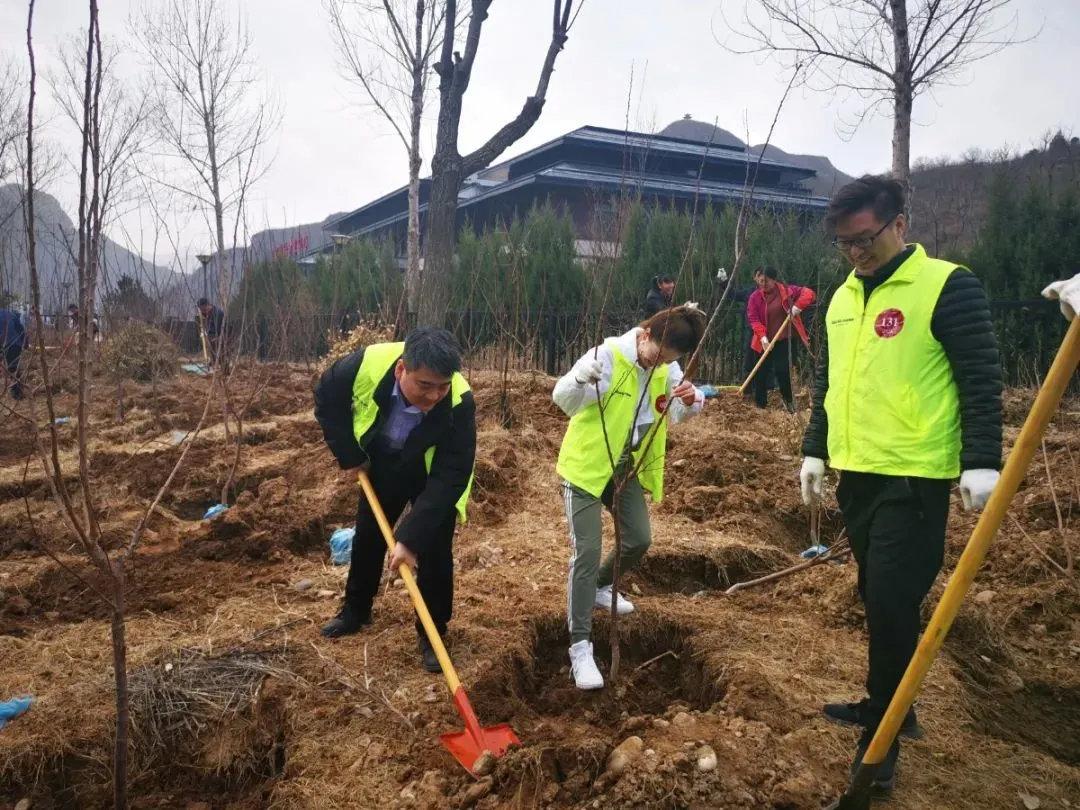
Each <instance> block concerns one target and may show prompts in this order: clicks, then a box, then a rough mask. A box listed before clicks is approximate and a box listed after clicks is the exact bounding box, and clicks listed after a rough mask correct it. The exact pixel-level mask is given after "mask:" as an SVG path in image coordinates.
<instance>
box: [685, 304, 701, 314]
mask: <svg viewBox="0 0 1080 810" xmlns="http://www.w3.org/2000/svg"><path fill="white" fill-rule="evenodd" d="M683 307H684V308H686V309H696V310H697V311H698V312H701V307H699V306H698V302H697V301H687V302H686V303H685V304H683Z"/></svg>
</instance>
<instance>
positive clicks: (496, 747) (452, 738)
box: [439, 723, 521, 776]
mask: <svg viewBox="0 0 1080 810" xmlns="http://www.w3.org/2000/svg"><path fill="white" fill-rule="evenodd" d="M479 736H480V739H477V738H476V736H475V735H473V734H470V733H469V732H468V731H467V730H466V731H454V732H451V733H449V734H440V735H439V739H440V740H442V744H443V746H444V747H445V748H446V750H447V751H449V752H450V753H451V754H453V756H454V759H456V760H457V761H458V762H460V763H461V765H462V767H463V768H465V770H467V771H468V772H469V773H471V774H473V775H474V776H476V775H477V774H476V772H475V771H474V770H473V765H474V764H475V763H476V760H478V759H479V758H480V755H481V754H482V753H484V751H490V752H491V753H492V755H493V756H496V757H501V756H502V755H503V754H505V753H506V749H507V748H509V747H510V746H511V745H521V740H519V739H518V736H517V734H515V733H514V730H513V729H512V728H510V726H508V725H507V724H506V723H500V724H499V725H497V726H488V727H487V728H481V729H480V734H479Z"/></svg>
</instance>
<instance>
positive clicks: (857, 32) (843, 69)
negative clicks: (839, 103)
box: [728, 0, 1018, 188]
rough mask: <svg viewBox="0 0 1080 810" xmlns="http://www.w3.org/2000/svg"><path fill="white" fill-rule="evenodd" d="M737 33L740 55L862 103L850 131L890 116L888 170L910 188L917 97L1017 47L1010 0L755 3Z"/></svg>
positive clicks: (769, 0) (768, 0) (781, 0)
mask: <svg viewBox="0 0 1080 810" xmlns="http://www.w3.org/2000/svg"><path fill="white" fill-rule="evenodd" d="M753 5H756V6H757V7H758V8H759V9H760V11H761V13H762V16H763V19H762V18H760V17H755V16H754V15H753V14H751V13H750V12H749V11H747V12H746V15H745V18H744V19H745V25H744V27H743V30H742V31H737V32H736V35H737V37H738V39H739V41H740V42H741V43H742V44H741V45H739V46H737V47H732V46H730V45H729V46H728V47H729V49H730V50H732V51H734V52H736V53H764V54H768V55H771V56H773V57H775V58H776V59H777V60H778V61H779V62H780V63H781V64H782V65H784V66H786V67H793V66H795V65H802V66H803V67H804V68H805V71H804V72H805V83H806V84H807V85H808V86H810V87H812V88H813V89H816V90H821V91H824V92H830V93H834V92H837V91H841V92H844V91H846V92H849V93H853V94H854V95H856V96H858V97H859V98H860V99H862V101H863V102H864V105H863V107H862V109H861V110H860V112H859V115H858V117H857V120H856V121H855V124H854V126H855V127H857V126H858V124H859V123H861V122H862V121H863V120H864V119H865V118H867V117H868V116H870V115H873V114H874V113H875V112H876V111H878V109H879V108H881V107H883V106H885V107H888V108H889V114H891V116H892V118H893V139H892V172H893V174H894V175H895V176H896V178H897V179H898V180H900V181H901V182H902V183H903V184H904V186H905V188H909V187H910V184H911V113H912V110H913V108H914V105H915V99H916V98H917V97H918V96H919V95H920V94H921V93H924V92H926V91H928V90H930V89H932V88H933V87H936V86H939V85H944V84H950V83H954V82H956V81H957V80H959V79H961V78H962V77H963V76H964V74H965V72H966V71H967V69H968V68H970V67H971V66H972V65H973V64H974V63H976V62H978V61H979V60H981V59H985V58H986V57H988V56H991V55H993V54H995V53H997V52H998V51H1000V50H1002V49H1003V48H1005V47H1007V46H1009V45H1011V44H1013V43H1015V42H1017V41H1018V39H1017V18H1016V15H1015V14H1013V15H1009V14H1008V12H1009V11H1010V7H1011V6H1012V5H1013V0H757V2H756V4H753Z"/></svg>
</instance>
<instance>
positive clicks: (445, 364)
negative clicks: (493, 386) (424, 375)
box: [401, 326, 461, 377]
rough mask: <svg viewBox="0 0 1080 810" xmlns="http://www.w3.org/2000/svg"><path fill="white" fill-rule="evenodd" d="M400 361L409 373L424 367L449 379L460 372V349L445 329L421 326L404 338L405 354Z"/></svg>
mask: <svg viewBox="0 0 1080 810" xmlns="http://www.w3.org/2000/svg"><path fill="white" fill-rule="evenodd" d="M401 359H402V360H404V361H405V367H406V368H407V369H409V370H410V371H415V370H416V369H418V368H421V367H424V368H430V369H431V370H432V371H434V372H435V373H436V374H441V375H442V376H443V377H450V376H452V375H453V374H454V372H455V371H460V370H461V347H460V346H459V345H458V342H457V340H456V339H455V338H454V336H453V335H452V334H450V333H449V332H447V331H446V330H445V329H436V328H434V327H431V326H421V327H420V328H418V329H413V330H412V331H411V332H409V334H408V336H407V337H406V338H405V352H404V353H403V354H402V356H401Z"/></svg>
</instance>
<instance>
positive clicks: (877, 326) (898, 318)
mask: <svg viewBox="0 0 1080 810" xmlns="http://www.w3.org/2000/svg"><path fill="white" fill-rule="evenodd" d="M903 328H904V313H903V312H901V311H900V310H898V309H886V310H883V311H882V312H881V313H880V314H879V315H878V316H877V320H875V321H874V331H875V332H877V336H878V337H883V338H891V337H896V336H897V335H898V334H900V330H901V329H903Z"/></svg>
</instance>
